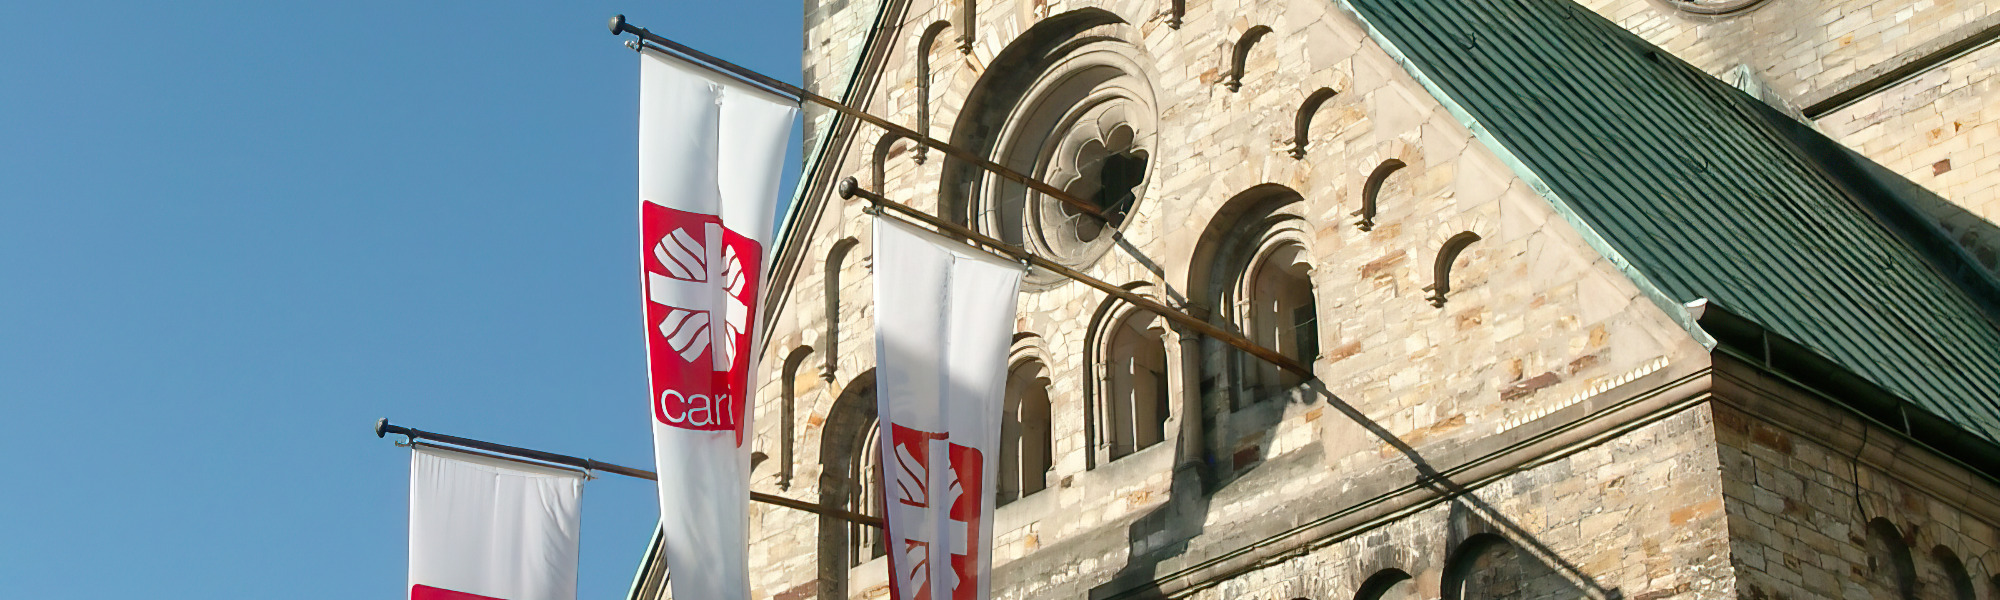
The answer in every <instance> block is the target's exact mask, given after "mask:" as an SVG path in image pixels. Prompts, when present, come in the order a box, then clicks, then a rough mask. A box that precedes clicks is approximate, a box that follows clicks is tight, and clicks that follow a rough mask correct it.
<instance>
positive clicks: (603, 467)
mask: <svg viewBox="0 0 2000 600" xmlns="http://www.w3.org/2000/svg"><path fill="white" fill-rule="evenodd" d="M392 433H393V434H396V435H401V436H407V437H408V438H409V439H408V442H409V443H412V444H415V443H417V440H419V439H424V440H430V441H431V442H433V443H432V444H431V445H433V446H436V445H437V444H439V443H443V444H450V445H453V446H459V447H462V448H471V449H474V450H482V451H486V452H491V453H494V454H500V455H504V456H510V457H520V458H525V459H529V460H535V461H540V462H544V463H550V464H557V465H564V466H570V467H577V468H580V469H584V470H586V471H603V472H605V473H615V474H618V475H624V476H626V477H633V478H637V479H644V480H647V481H659V480H660V476H659V475H658V474H656V473H654V472H652V471H647V470H645V469H634V468H632V467H626V466H621V465H614V464H611V463H608V462H600V461H595V460H591V459H588V458H578V457H575V456H568V455H564V454H556V453H553V452H543V451H540V450H533V449H529V448H521V447H518V446H509V445H506V444H495V443H493V442H487V441H481V440H475V439H472V438H462V437H458V436H455V435H445V434H442V433H434V432H429V431H420V430H417V429H412V428H409V427H402V426H398V425H390V424H389V420H388V419H381V420H378V421H375V437H378V438H379V437H388V435H389V434H392ZM750 499H751V500H753V501H756V502H762V503H765V504H773V505H777V506H783V507H785V508H790V509H796V510H803V511H806V512H810V513H817V514H820V515H822V516H827V517H833V518H835V519H841V520H844V521H850V522H853V523H858V524H861V525H867V526H869V527H881V526H882V519H881V518H880V517H871V516H868V515H864V514H861V513H857V512H853V511H846V510H840V509H838V508H830V507H825V506H820V505H817V504H813V503H811V502H805V501H801V500H793V499H791V498H786V497H784V496H774V495H771V494H766V493H762V492H754V491H753V492H750Z"/></svg>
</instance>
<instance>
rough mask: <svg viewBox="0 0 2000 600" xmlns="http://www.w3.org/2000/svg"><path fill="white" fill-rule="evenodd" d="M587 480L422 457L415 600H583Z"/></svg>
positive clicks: (472, 460) (415, 483) (415, 496)
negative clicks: (579, 562)
mask: <svg viewBox="0 0 2000 600" xmlns="http://www.w3.org/2000/svg"><path fill="white" fill-rule="evenodd" d="M582 505H583V474H582V473H577V472H575V471H569V470H565V469H558V468H553V467H541V466H536V465H530V464H526V463H521V462H516V461H511V460H505V459H499V458H492V457H487V456H479V455H475V454H467V453H463V452H452V451H448V450H439V449H434V448H416V449H415V450H414V451H413V452H411V453H410V600H496V599H497V600H576V557H577V540H578V527H579V521H580V518H579V513H580V511H581V509H582Z"/></svg>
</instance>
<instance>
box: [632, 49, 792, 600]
mask: <svg viewBox="0 0 2000 600" xmlns="http://www.w3.org/2000/svg"><path fill="white" fill-rule="evenodd" d="M797 112H798V105H797V104H796V103H794V102H792V101H789V100H785V99H783V98H779V97H777V96H775V95H772V94H770V93H767V92H764V91H762V90H758V89H756V88H753V87H750V86H748V85H745V84H742V83H740V82H737V81H734V80H731V79H729V78H727V77H723V76H720V75H717V74H715V73H713V72H710V71H708V70H705V69H701V68H699V67H695V66H693V65H689V64H687V63H684V62H681V61H680V60H679V59H676V58H671V57H668V56H666V55H663V54H660V53H659V52H657V51H655V50H651V49H647V50H644V51H641V52H640V53H639V200H640V202H639V222H640V224H639V229H640V238H641V239H640V242H641V244H642V246H641V251H640V252H641V259H640V260H641V261H642V262H643V264H644V270H645V272H644V274H643V275H642V276H641V277H642V284H643V285H644V286H645V307H646V309H645V313H646V354H647V356H646V360H647V367H648V374H649V375H650V378H651V381H652V385H651V387H652V400H651V403H652V405H653V408H652V410H651V411H650V412H652V415H653V452H654V455H655V459H656V460H657V463H658V465H659V472H660V528H661V529H662V530H663V531H664V532H665V537H666V555H667V567H668V568H669V569H671V570H672V573H673V576H672V578H671V580H670V581H671V582H672V583H671V585H672V586H673V594H674V597H675V598H688V599H699V600H746V599H748V598H749V597H750V575H749V561H750V557H749V545H748V539H747V538H748V530H749V526H750V509H749V504H750V483H749V479H750V447H749V446H748V445H745V444H744V443H743V435H744V432H746V431H748V430H749V429H750V415H751V414H753V413H752V411H751V410H750V400H751V395H752V388H751V386H750V374H751V373H754V372H756V364H755V363H756V351H755V347H756V344H755V343H754V341H755V340H754V338H753V332H754V331H756V329H757V323H756V318H757V306H758V298H759V297H760V296H761V294H760V293H759V292H760V289H761V288H762V287H763V282H764V271H765V268H764V267H765V263H766V260H765V259H766V258H767V257H766V255H765V252H766V250H767V249H768V246H767V244H766V243H765V241H766V239H768V238H769V237H770V233H771V228H772V225H773V215H775V214H776V212H777V195H778V177H779V170H780V169H781V168H782V163H783V162H784V158H785V143H786V138H787V136H788V135H789V134H790V133H791V128H792V117H793V115H794V114H796V113H797Z"/></svg>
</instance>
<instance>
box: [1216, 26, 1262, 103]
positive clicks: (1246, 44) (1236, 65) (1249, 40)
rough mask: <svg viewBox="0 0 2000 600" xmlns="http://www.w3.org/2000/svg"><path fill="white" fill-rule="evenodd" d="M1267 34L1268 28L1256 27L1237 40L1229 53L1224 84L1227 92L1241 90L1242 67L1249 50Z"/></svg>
mask: <svg viewBox="0 0 2000 600" xmlns="http://www.w3.org/2000/svg"><path fill="white" fill-rule="evenodd" d="M1268 33H1271V27H1270V26H1268V25H1258V26H1256V27H1251V28H1250V30H1249V31H1245V32H1243V37H1241V38H1237V40H1236V46H1234V47H1232V48H1231V49H1230V52H1229V81H1228V82H1227V83H1226V85H1228V86H1229V91H1231V92H1235V91H1238V90H1241V89H1243V65H1244V63H1246V62H1248V61H1249V58H1250V48H1251V47H1252V46H1256V45H1257V42H1259V41H1261V40H1263V39H1264V35H1265V34H1268Z"/></svg>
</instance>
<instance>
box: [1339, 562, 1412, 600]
mask: <svg viewBox="0 0 2000 600" xmlns="http://www.w3.org/2000/svg"><path fill="white" fill-rule="evenodd" d="M1417 598H1418V596H1417V583H1416V580H1415V579H1412V578H1411V577H1410V574H1409V573H1405V572H1403V570H1402V569H1383V570H1381V571H1377V572H1376V573H1375V574H1374V575H1370V576H1368V580H1367V581H1364V582H1361V589H1360V591H1358V592H1356V593H1355V594H1354V600H1417Z"/></svg>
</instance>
